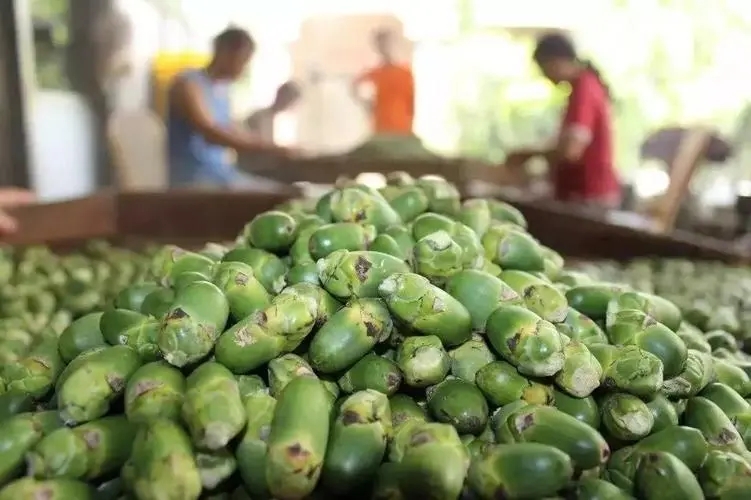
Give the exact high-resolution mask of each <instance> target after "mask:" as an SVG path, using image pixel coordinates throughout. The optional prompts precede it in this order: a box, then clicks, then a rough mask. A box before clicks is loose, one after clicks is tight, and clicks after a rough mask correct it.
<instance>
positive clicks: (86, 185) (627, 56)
mask: <svg viewBox="0 0 751 500" xmlns="http://www.w3.org/2000/svg"><path fill="white" fill-rule="evenodd" d="M3 5H4V7H3V9H5V12H3V13H2V15H0V17H3V18H4V27H5V29H6V31H7V30H8V29H9V28H12V29H13V32H14V34H15V38H14V39H13V40H12V43H14V44H15V48H16V49H17V51H16V53H17V55H18V60H17V61H16V63H17V64H16V66H17V67H16V69H17V70H18V74H19V75H20V79H21V84H20V87H19V93H18V98H19V99H16V100H18V101H19V102H17V103H13V104H14V105H17V106H23V110H22V116H23V123H25V127H26V129H27V131H28V133H27V137H28V141H27V142H28V144H27V146H28V147H27V148H26V149H27V156H28V162H27V163H28V164H29V166H30V168H29V172H30V174H29V176H30V183H31V184H32V187H33V188H34V189H35V190H36V191H37V193H38V196H39V197H40V198H41V199H43V200H57V199H63V198H69V197H75V196H82V195H85V194H88V193H90V192H91V191H94V190H96V189H97V188H99V187H101V186H104V185H108V184H110V183H112V182H113V179H112V178H113V173H112V169H111V168H109V167H108V166H107V162H106V161H103V158H104V157H105V156H106V155H107V154H108V152H107V151H103V149H106V148H103V147H102V144H104V143H105V142H106V140H105V138H104V137H103V134H104V132H103V130H104V129H105V128H106V124H104V123H103V122H102V120H105V119H106V114H107V113H112V112H113V111H117V110H153V112H154V113H155V114H157V115H159V114H161V113H163V112H164V109H163V108H164V95H163V93H164V89H165V88H166V86H167V85H168V84H169V81H170V78H171V77H172V76H173V75H174V74H175V73H177V72H178V71H180V70H181V69H184V68H185V67H187V66H191V65H194V66H195V65H200V64H202V63H203V61H205V58H207V57H208V54H209V53H210V40H211V39H212V37H213V36H214V35H216V33H217V32H219V31H221V30H222V29H224V28H226V27H227V26H228V25H236V26H239V27H243V28H246V29H248V30H249V31H250V32H251V33H252V34H253V36H254V37H255V39H256V41H257V43H258V51H257V54H256V56H255V57H254V59H253V62H252V65H251V70H250V71H249V72H248V73H247V75H245V77H244V78H243V79H242V80H241V81H240V82H238V83H237V84H236V85H235V88H234V89H233V108H234V109H233V111H234V113H235V114H236V116H237V119H238V120H242V119H243V118H244V117H245V116H247V115H248V113H249V112H251V111H252V110H254V109H257V108H259V107H263V106H266V105H268V103H269V102H270V101H271V100H272V99H273V96H274V92H275V91H276V89H277V87H278V86H279V85H280V84H281V83H283V82H284V81H286V80H288V79H295V80H296V81H297V82H298V83H299V84H300V85H301V87H302V100H301V102H300V104H299V106H297V107H296V108H295V110H294V111H292V112H288V113H284V114H283V116H279V117H277V119H276V120H275V124H274V127H275V136H276V137H278V140H279V142H283V143H288V144H294V145H297V146H299V147H301V148H302V149H304V150H305V151H306V153H307V154H310V155H334V154H339V153H342V152H345V151H348V150H350V149H352V148H353V147H355V146H356V145H357V144H359V143H361V142H362V141H363V140H365V139H366V138H367V137H368V136H369V133H370V132H369V122H368V119H367V117H366V116H365V113H364V111H363V110H362V109H361V107H359V106H357V105H356V103H355V102H354V100H353V98H352V97H351V96H350V92H349V86H350V83H351V81H352V79H353V78H354V77H355V76H356V75H357V74H359V73H361V72H362V71H363V70H364V69H365V68H367V67H369V66H371V65H372V64H374V62H375V54H374V53H373V51H372V47H371V44H370V43H369V37H370V33H371V32H372V30H373V29H374V28H377V27H379V26H383V25H388V26H391V27H394V28H395V29H397V30H399V31H400V32H401V33H402V35H403V40H404V44H403V45H404V46H403V55H404V57H405V58H406V59H408V60H410V61H411V63H412V68H413V72H414V77H415V87H416V88H415V93H416V96H417V97H416V115H415V125H414V132H415V134H416V135H417V136H418V137H419V138H420V139H421V140H422V143H423V144H424V145H425V147H427V148H429V149H430V150H431V151H434V152H436V153H439V154H441V155H445V156H451V157H464V158H467V157H469V158H476V159H479V160H483V161H488V162H491V163H500V162H502V161H503V159H504V155H505V153H506V152H508V151H510V150H513V149H517V148H519V147H523V146H528V145H534V144H539V143H541V142H543V141H546V140H548V138H550V137H551V136H553V134H554V133H555V131H556V130H555V129H556V126H557V123H558V122H559V120H560V111H561V106H562V105H563V103H564V102H565V89H556V88H554V87H553V86H551V85H550V84H549V83H547V82H546V81H544V80H543V79H542V78H541V75H539V73H538V71H537V69H536V68H535V66H534V64H533V62H532V60H531V48H532V46H533V44H534V40H535V38H536V37H537V36H538V35H539V34H540V33H542V32H544V31H547V30H549V29H551V28H556V29H563V30H566V31H568V32H570V33H571V35H572V36H573V38H574V39H575V40H576V42H577V43H578V45H579V47H580V49H581V50H582V51H583V52H584V53H585V55H586V56H587V57H590V58H591V59H592V60H593V61H595V62H596V64H597V65H598V66H599V68H600V69H601V71H602V73H603V74H604V76H605V78H606V79H607V81H608V82H609V84H610V86H611V88H612V90H613V93H614V102H615V127H616V128H615V133H616V143H617V154H616V158H617V167H618V169H619V170H620V173H621V176H622V177H623V179H624V180H625V181H626V182H627V183H630V184H631V185H632V186H633V189H634V191H635V192H636V194H637V195H639V196H643V197H649V196H655V195H659V194H660V193H661V192H664V190H665V189H666V188H667V185H668V172H667V171H666V169H665V167H664V165H662V164H657V163H655V162H653V161H651V160H650V159H649V158H648V156H649V155H644V154H642V153H643V151H642V149H643V148H642V146H643V144H644V142H645V140H646V139H647V138H648V137H649V136H650V134H652V133H653V132H655V131H657V130H659V129H661V128H664V127H691V126H697V125H701V126H705V127H711V129H712V130H713V131H715V133H716V134H717V135H718V136H719V137H721V138H723V140H725V141H727V142H728V143H729V144H731V145H732V147H733V151H734V154H733V155H732V156H731V157H730V159H726V158H722V159H723V160H726V161H723V162H722V164H718V165H712V168H703V169H702V170H701V171H700V172H699V173H698V175H696V176H695V178H694V179H693V181H692V193H693V195H694V196H695V198H696V200H698V201H697V203H698V204H699V205H701V206H703V207H722V206H730V205H733V204H734V203H735V199H736V198H735V197H736V194H737V192H738V191H739V189H740V190H743V189H744V188H743V186H744V185H743V181H746V180H751V172H750V171H749V170H751V162H749V161H747V160H746V159H745V158H746V157H747V156H748V155H749V154H751V153H749V152H751V118H749V116H751V115H749V113H747V112H746V111H747V107H748V103H749V102H750V100H751V72H747V71H744V70H742V69H741V68H740V66H742V64H743V62H742V61H743V60H744V56H745V55H746V54H748V53H749V52H751V4H750V3H748V2H745V1H742V0H716V1H713V2H709V1H708V0H571V1H569V2H560V1H557V0H529V1H527V2H521V3H518V4H515V5H514V8H513V9H509V8H508V6H506V5H505V4H503V3H502V2H497V1H493V0H430V1H428V0H411V1H409V2H406V1H391V0H378V1H376V0H358V1H356V2H353V1H347V0H318V1H316V2H310V1H305V0H276V1H275V2H271V3H267V2H238V1H236V0H212V1H206V0H13V1H8V2H6V3H5V4H3ZM6 13H7V14H11V17H12V19H10V18H9V17H8V16H7V15H6ZM10 21H12V26H11V23H10ZM8 39H9V40H10V38H8ZM6 48H8V47H6ZM105 66H106V67H105ZM102 74H106V75H107V76H106V79H103V78H102V77H101V75H102ZM747 122H749V124H748V125H747ZM747 129H748V132H746V130H747ZM140 133H143V130H141V131H140ZM747 135H748V136H747ZM747 151H749V152H747ZM721 156H722V155H721ZM539 168H544V166H540V167H539ZM533 170H534V166H533ZM155 182H156V181H155Z"/></svg>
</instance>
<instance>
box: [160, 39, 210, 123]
mask: <svg viewBox="0 0 751 500" xmlns="http://www.w3.org/2000/svg"><path fill="white" fill-rule="evenodd" d="M210 59H211V56H210V55H209V54H204V53H198V52H170V53H162V54H157V55H156V56H155V57H154V60H153V62H152V64H151V81H152V105H153V107H154V110H155V111H156V112H157V113H158V114H159V116H161V117H162V118H166V116H167V92H168V91H169V88H170V85H172V80H173V79H174V78H175V77H176V76H177V75H178V74H180V73H182V72H183V71H185V70H189V69H197V68H202V67H204V66H206V65H207V64H208V63H209V60H210Z"/></svg>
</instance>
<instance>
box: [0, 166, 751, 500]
mask: <svg viewBox="0 0 751 500" xmlns="http://www.w3.org/2000/svg"><path fill="white" fill-rule="evenodd" d="M388 181H389V183H388V185H387V186H386V187H385V188H383V189H380V190H375V189H372V188H369V187H366V186H362V185H357V184H355V183H353V182H346V181H342V182H340V183H338V185H337V186H336V188H335V189H333V190H332V191H331V192H330V193H328V194H326V195H325V196H323V197H322V198H320V199H318V200H294V201H292V202H289V203H287V204H285V205H284V206H280V207H278V209H277V210H273V211H269V212H265V213H262V214H259V215H257V216H256V217H254V218H253V219H252V220H251V221H250V222H249V223H248V224H247V226H246V227H245V228H244V230H243V231H242V233H241V234H240V236H239V237H238V239H237V242H236V244H235V245H234V246H233V247H232V248H223V247H220V246H217V245H212V246H210V247H207V248H206V249H204V250H203V251H199V252H191V251H187V250H183V249H179V248H176V247H164V248H163V249H161V250H160V251H158V252H157V253H156V254H155V255H153V256H152V258H151V266H150V267H151V279H152V281H151V282H149V283H140V284H136V285H133V286H130V287H127V288H125V289H124V290H123V291H122V292H121V293H120V294H119V295H118V296H117V298H116V299H115V300H114V302H113V303H112V305H109V306H108V307H106V308H104V309H103V310H102V311H99V312H95V313H90V314H86V315H84V316H82V317H80V318H78V319H76V320H75V321H74V322H73V323H72V324H71V325H70V326H69V327H68V328H66V329H65V330H64V331H63V332H62V334H61V335H60V337H59V339H56V340H55V342H49V341H47V342H43V343H41V344H39V345H37V346H31V347H30V349H29V350H28V351H26V352H25V353H23V354H22V355H20V356H19V357H18V359H17V361H15V362H14V363H11V364H7V365H5V367H4V368H3V370H2V371H1V372H0V381H1V383H0V389H2V390H3V391H4V393H3V394H2V395H0V449H1V450H3V453H2V454H0V484H2V485H3V486H2V489H0V500H25V499H29V500H38V499H42V498H43V499H44V500H60V499H66V500H67V499H77V500H86V499H138V500H173V499H174V500H192V499H198V498H205V499H238V500H239V499H248V498H251V499H272V498H273V499H279V500H294V499H304V498H313V499H317V498H321V499H323V498H354V497H355V495H360V496H364V497H368V498H373V499H405V500H407V499H436V500H442V499H446V500H453V499H458V498H467V499H473V498H477V499H501V498H503V499H553V498H571V499H581V500H594V499H612V500H617V499H628V498H642V499H655V500H657V499H659V500H671V499H681V500H693V499H701V498H717V499H728V500H729V499H740V498H751V453H749V451H748V449H747V446H748V445H751V406H750V405H749V401H747V400H746V399H744V398H746V397H749V395H751V382H750V380H749V375H748V373H749V363H748V362H747V361H745V359H743V356H742V355H740V354H737V355H734V356H729V355H723V356H720V355H716V353H717V349H716V347H717V344H716V343H713V342H714V340H713V338H712V335H713V334H712V332H711V331H710V332H709V333H704V332H702V331H701V329H700V328H699V327H700V326H706V325H692V324H691V323H689V321H687V320H686V317H685V316H684V314H683V311H682V310H681V308H680V307H679V306H677V305H676V304H675V303H674V302H673V301H670V300H667V299H665V298H662V297H660V296H658V295H655V294H652V293H649V292H648V291H642V290H639V289H638V288H635V287H631V286H629V285H627V284H621V283H614V282H609V281H601V280H600V279H598V278H596V277H595V276H594V275H590V274H585V273H583V272H581V271H575V270H566V269H564V261H563V259H562V258H561V256H560V255H558V254H557V253H556V252H555V251H553V250H552V249H550V248H546V247H545V246H543V245H541V244H540V243H539V242H538V241H537V240H536V239H535V238H534V237H532V236H531V235H530V234H529V233H528V232H527V231H526V222H525V220H524V218H523V216H522V215H521V214H520V213H519V212H518V211H517V210H516V209H514V208H513V207H511V206H509V205H508V204H505V203H502V202H499V201H496V200H486V199H470V200H465V201H464V202H461V201H460V198H459V194H458V192H457V190H456V188H455V187H454V186H452V185H450V184H449V183H447V182H446V181H445V180H442V179H440V178H434V177H429V178H421V179H417V180H415V179H412V178H410V177H409V176H407V175H405V174H394V175H391V176H389V178H388ZM603 269H604V268H603ZM728 335H731V334H730V333H728ZM728 341H729V340H728ZM737 351H738V350H737V349H736V352H737Z"/></svg>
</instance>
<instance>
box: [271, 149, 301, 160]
mask: <svg viewBox="0 0 751 500" xmlns="http://www.w3.org/2000/svg"><path fill="white" fill-rule="evenodd" d="M277 151H278V152H279V155H280V156H282V157H284V158H289V159H297V158H301V157H302V156H303V151H302V150H301V149H300V148H296V147H284V146H279V148H278V149H277Z"/></svg>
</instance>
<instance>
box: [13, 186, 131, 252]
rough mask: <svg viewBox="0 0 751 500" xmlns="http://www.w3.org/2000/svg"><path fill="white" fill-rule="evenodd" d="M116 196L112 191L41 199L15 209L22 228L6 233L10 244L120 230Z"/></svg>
mask: <svg viewBox="0 0 751 500" xmlns="http://www.w3.org/2000/svg"><path fill="white" fill-rule="evenodd" d="M116 211H117V206H116V200H115V196H114V195H113V194H112V193H107V192H103V193H99V194H95V195H92V196H88V197H86V198H79V199H76V200H70V201H63V202H58V203H40V204H36V205H28V206H24V207H19V208H17V209H13V210H11V211H10V213H11V214H12V215H13V216H14V217H16V218H17V219H18V224H19V228H20V229H19V231H18V232H17V233H16V234H13V235H9V236H6V237H4V238H3V239H2V243H6V244H10V245H33V244H42V243H44V244H53V243H61V242H66V241H73V240H86V239H91V238H107V237H111V236H114V235H115V234H116V232H117V226H116V224H115V223H116V220H117V217H116Z"/></svg>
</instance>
